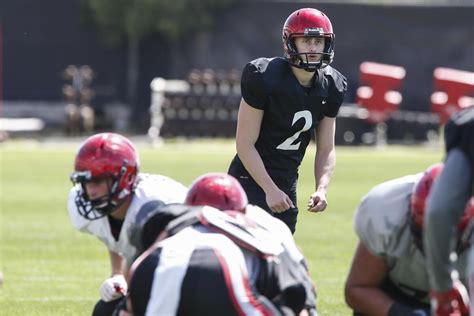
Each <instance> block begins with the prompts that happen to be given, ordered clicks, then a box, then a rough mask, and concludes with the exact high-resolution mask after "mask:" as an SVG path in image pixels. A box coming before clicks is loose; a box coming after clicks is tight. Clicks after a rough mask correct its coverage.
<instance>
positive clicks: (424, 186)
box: [410, 163, 474, 253]
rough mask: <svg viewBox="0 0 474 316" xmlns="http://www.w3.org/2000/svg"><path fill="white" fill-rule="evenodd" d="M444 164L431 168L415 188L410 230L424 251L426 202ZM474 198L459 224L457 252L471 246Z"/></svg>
mask: <svg viewBox="0 0 474 316" xmlns="http://www.w3.org/2000/svg"><path fill="white" fill-rule="evenodd" d="M443 166H444V165H443V164H441V163H439V164H435V165H432V166H431V167H429V168H428V169H427V170H426V171H425V174H424V175H423V176H422V177H421V179H420V180H419V181H418V183H417V184H416V185H415V187H414V188H413V192H412V195H411V203H410V206H411V207H410V229H411V231H412V234H413V237H414V239H415V244H416V245H417V246H418V248H419V249H423V239H422V235H423V219H424V215H425V210H426V202H427V200H428V197H429V195H430V192H431V188H432V186H433V183H434V182H435V181H436V179H437V178H438V176H439V175H440V174H441V172H442V171H443ZM473 217H474V198H471V199H470V200H469V201H468V202H467V204H466V206H465V209H464V213H463V215H462V217H461V219H460V220H459V222H458V224H457V241H456V243H457V246H456V251H457V252H458V253H460V252H462V251H463V250H464V249H466V248H467V247H468V246H469V245H470V242H471V241H470V239H471V238H470V237H471V234H472V230H473V225H474V222H473V220H472V219H473Z"/></svg>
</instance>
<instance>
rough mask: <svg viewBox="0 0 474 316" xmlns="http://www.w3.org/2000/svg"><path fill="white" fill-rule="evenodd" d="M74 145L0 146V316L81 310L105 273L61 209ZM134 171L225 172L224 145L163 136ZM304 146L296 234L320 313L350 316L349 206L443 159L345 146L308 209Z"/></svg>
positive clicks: (185, 176) (90, 240)
mask: <svg viewBox="0 0 474 316" xmlns="http://www.w3.org/2000/svg"><path fill="white" fill-rule="evenodd" d="M77 146H78V144H59V145H58V144H56V145H48V144H44V143H42V144H39V143H31V142H27V143H23V142H14V143H7V144H2V145H0V179H1V182H0V211H1V212H0V223H1V226H0V227H1V242H0V267H1V270H2V271H3V274H4V284H3V287H0V315H90V311H91V308H92V306H93V304H94V303H95V302H96V300H97V299H98V298H99V291H98V289H99V286H100V284H101V282H102V281H103V280H104V279H105V278H106V277H107V276H108V275H109V273H110V268H109V262H108V257H107V252H106V249H105V247H104V246H103V245H102V244H101V243H100V242H98V241H97V240H96V239H95V238H94V237H92V236H89V235H86V234H82V233H79V232H76V231H75V230H74V229H73V227H72V225H71V224H70V222H69V217H68V214H67V210H66V198H67V193H68V191H69V189H70V187H71V183H70V182H69V174H70V172H71V171H72V167H73V159H74V155H75V152H76V150H77ZM138 149H139V152H140V156H141V166H142V171H143V172H150V173H160V174H164V175H168V176H171V177H172V178H175V179H177V180H180V181H181V182H183V183H184V184H186V185H189V184H190V182H191V181H192V180H193V179H194V178H195V177H196V176H198V175H200V174H202V173H205V172H209V171H226V169H227V166H228V163H229V162H230V160H231V158H232V156H233V155H234V147H233V143H232V142H231V141H212V142H204V141H195V142H169V143H166V144H165V145H164V146H163V147H161V148H157V149H152V148H150V147H148V146H147V145H146V144H144V143H143V144H138ZM314 150H315V148H314V147H312V146H310V147H309V148H308V151H307V155H306V158H305V160H304V162H303V165H302V167H301V169H300V181H299V187H298V203H299V205H300V215H299V221H298V225H297V232H296V235H295V237H296V240H297V243H298V244H299V245H300V246H301V248H302V249H303V252H304V254H305V256H306V258H307V260H308V263H309V268H310V272H311V275H312V277H313V280H314V281H315V283H316V287H317V291H318V309H319V312H320V315H323V316H324V315H331V316H332V315H350V314H351V313H350V311H349V309H348V308H347V307H346V305H345V303H344V298H343V286H344V281H345V277H346V275H347V272H348V268H349V265H350V262H351V258H352V253H353V250H354V247H355V245H356V241H357V240H356V237H355V235H354V232H353V229H352V217H353V212H354V209H355V207H356V205H357V203H358V202H359V200H360V198H361V197H362V196H363V195H364V194H365V193H366V192H367V191H368V190H369V189H370V188H371V187H372V186H373V185H375V184H377V183H380V182H382V181H385V180H388V179H392V178H396V177H398V176H402V175H405V174H410V173H416V172H418V171H421V170H423V169H424V168H426V167H427V166H428V165H430V164H432V163H434V162H438V161H440V160H441V158H442V151H441V148H420V147H387V148H385V149H375V148H354V147H350V148H346V147H339V148H338V151H337V167H336V172H335V174H334V176H333V180H332V183H331V186H330V188H329V196H328V199H329V207H328V209H327V210H326V211H325V212H324V213H321V214H309V213H307V212H306V211H305V209H304V205H305V204H306V202H307V197H309V195H310V193H311V192H312V190H313V187H314V183H313V176H312V174H313V171H312V163H313V155H314Z"/></svg>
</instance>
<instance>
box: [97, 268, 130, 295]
mask: <svg viewBox="0 0 474 316" xmlns="http://www.w3.org/2000/svg"><path fill="white" fill-rule="evenodd" d="M127 289H128V286H127V281H126V280H125V278H124V276H123V275H122V274H117V275H114V276H113V277H111V278H108V279H107V280H105V281H104V282H103V283H102V285H101V286H100V297H101V298H102V300H103V301H104V302H110V301H114V300H116V299H118V298H120V297H122V296H124V295H125V294H126V293H127Z"/></svg>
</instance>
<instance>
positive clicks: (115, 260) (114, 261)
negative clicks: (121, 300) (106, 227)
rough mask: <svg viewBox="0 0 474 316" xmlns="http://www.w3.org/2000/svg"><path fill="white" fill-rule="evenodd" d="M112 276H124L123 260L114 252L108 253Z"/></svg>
mask: <svg viewBox="0 0 474 316" xmlns="http://www.w3.org/2000/svg"><path fill="white" fill-rule="evenodd" d="M109 257H110V266H111V268H112V275H117V274H125V260H124V258H123V257H122V256H121V255H119V254H118V253H116V252H113V251H109Z"/></svg>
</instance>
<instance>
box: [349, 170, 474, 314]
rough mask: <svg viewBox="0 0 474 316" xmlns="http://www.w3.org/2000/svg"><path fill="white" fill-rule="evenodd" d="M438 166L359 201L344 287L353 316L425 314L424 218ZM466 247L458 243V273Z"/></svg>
mask: <svg viewBox="0 0 474 316" xmlns="http://www.w3.org/2000/svg"><path fill="white" fill-rule="evenodd" d="M442 168H443V165H442V164H438V165H434V166H431V167H430V168H428V169H427V170H426V171H425V172H424V173H419V174H416V175H410V176H405V177H402V178H399V179H395V180H391V181H388V182H385V183H382V184H380V185H377V186H376V187H374V188H373V189H372V190H371V191H370V192H369V193H368V194H367V195H366V196H365V197H364V198H363V200H362V202H361V203H360V205H359V207H358V209H357V211H356V214H355V218H354V228H355V231H356V233H357V235H358V236H359V244H358V246H357V250H356V252H355V255H354V258H353V262H352V266H351V269H350V272H349V276H348V278H347V281H346V285H345V298H346V302H347V304H348V305H349V306H350V307H351V308H352V309H353V310H354V315H389V316H421V315H430V296H429V290H430V286H429V282H428V274H427V271H426V260H425V256H424V254H423V242H422V239H423V235H424V227H423V218H424V214H425V203H426V200H427V197H428V195H429V193H430V190H431V187H432V185H433V182H435V180H436V179H437V177H438V175H439V173H440V172H441V170H442ZM470 217H472V214H466V216H465V217H463V220H462V221H461V222H459V225H460V226H463V225H464V228H465V223H466V222H467V221H469V220H470ZM463 223H464V224H463ZM462 230H463V229H461V231H462ZM458 240H460V239H458ZM466 246H467V245H466V244H462V243H459V244H458V249H457V251H458V254H459V256H460V257H459V260H458V262H457V264H458V267H459V268H460V271H464V269H465V266H466V260H467V255H466V251H464V250H465V248H466ZM462 277H463V279H464V281H465V280H466V278H465V276H464V275H463V276H462ZM460 286H462V284H460Z"/></svg>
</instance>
